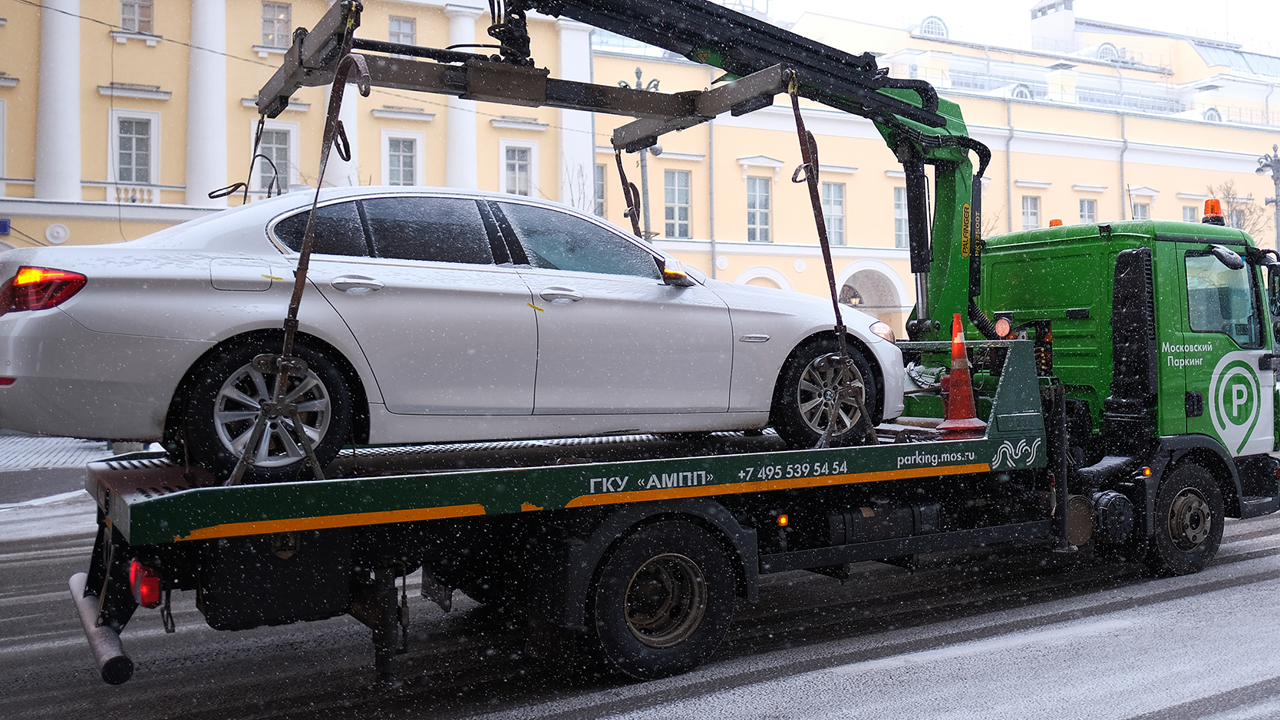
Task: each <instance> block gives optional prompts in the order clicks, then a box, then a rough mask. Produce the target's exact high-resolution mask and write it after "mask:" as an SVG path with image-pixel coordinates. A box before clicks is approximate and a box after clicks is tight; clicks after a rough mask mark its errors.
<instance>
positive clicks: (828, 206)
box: [822, 183, 844, 245]
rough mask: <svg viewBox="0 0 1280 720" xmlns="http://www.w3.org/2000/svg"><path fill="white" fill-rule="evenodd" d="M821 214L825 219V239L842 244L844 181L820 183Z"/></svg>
mask: <svg viewBox="0 0 1280 720" xmlns="http://www.w3.org/2000/svg"><path fill="white" fill-rule="evenodd" d="M822 216H823V217H824V218H826V220H827V239H828V240H830V241H831V244H832V245H843V244H844V183H822Z"/></svg>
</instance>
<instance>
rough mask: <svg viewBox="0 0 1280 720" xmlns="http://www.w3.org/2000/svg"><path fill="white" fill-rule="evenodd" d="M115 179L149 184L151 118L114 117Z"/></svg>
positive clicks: (123, 181)
mask: <svg viewBox="0 0 1280 720" xmlns="http://www.w3.org/2000/svg"><path fill="white" fill-rule="evenodd" d="M116 130H117V132H118V134H117V136H116V181H117V182H122V183H132V184H137V185H149V184H151V120H149V119H144V118H129V117H121V118H116Z"/></svg>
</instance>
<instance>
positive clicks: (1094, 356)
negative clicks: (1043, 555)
mask: <svg viewBox="0 0 1280 720" xmlns="http://www.w3.org/2000/svg"><path fill="white" fill-rule="evenodd" d="M1274 264H1275V259H1274V253H1271V252H1269V251H1262V250H1259V249H1258V248H1257V247H1256V246H1255V244H1254V242H1253V239H1252V238H1250V237H1249V236H1248V235H1247V234H1246V233H1244V232H1242V231H1240V230H1237V229H1234V228H1228V227H1221V226H1218V225H1214V224H1206V223H1200V224H1197V223H1185V222H1165V221H1145V220H1143V221H1126V222H1115V223H1110V224H1087V225H1071V226H1058V227H1049V228H1042V229H1037V230H1029V231H1024V232H1019V233H1011V234H1008V235H1003V236H1000V237H995V238H991V239H989V240H988V241H987V246H986V249H985V252H984V254H983V268H982V271H983V280H984V293H983V296H982V297H981V298H980V299H979V302H980V303H981V305H982V307H983V309H984V310H985V311H986V312H987V313H989V314H990V315H992V316H994V317H995V318H997V319H999V318H1005V319H1007V320H1009V322H1010V323H1011V327H1012V328H1013V331H1014V332H1019V333H1027V334H1029V336H1033V337H1035V339H1036V340H1037V342H1038V344H1039V345H1040V347H1041V348H1042V353H1041V359H1040V360H1041V361H1040V370H1041V372H1042V374H1046V375H1049V374H1051V375H1052V376H1054V377H1056V378H1058V379H1059V380H1060V382H1062V384H1063V385H1064V386H1065V389H1066V394H1067V397H1068V399H1069V405H1068V408H1069V410H1068V416H1069V422H1068V426H1069V437H1070V440H1069V442H1070V446H1071V455H1072V460H1073V463H1074V464H1075V465H1076V466H1077V467H1081V468H1088V467H1090V466H1095V465H1096V464H1098V463H1100V462H1101V461H1103V459H1104V458H1106V457H1108V456H1112V457H1136V456H1143V457H1150V454H1151V451H1152V450H1153V449H1154V446H1155V445H1158V444H1160V443H1162V442H1163V443H1165V444H1168V443H1171V442H1175V440H1176V443H1177V444H1195V445H1198V446H1200V452H1201V454H1203V455H1205V456H1206V457H1208V458H1210V460H1211V463H1210V464H1213V465H1215V466H1217V469H1218V472H1216V473H1215V475H1217V476H1218V477H1219V479H1220V482H1223V481H1225V480H1228V479H1229V478H1238V479H1239V481H1240V482H1241V486H1240V487H1239V488H1236V487H1234V485H1235V482H1234V481H1229V482H1224V483H1223V484H1224V485H1225V487H1224V488H1223V489H1224V493H1223V495H1224V499H1226V500H1227V501H1228V502H1227V506H1228V511H1229V512H1230V510H1231V509H1232V501H1233V500H1235V501H1238V500H1239V499H1240V498H1242V497H1243V498H1247V497H1250V496H1262V495H1274V494H1275V483H1276V479H1275V477H1274V473H1273V472H1268V468H1270V463H1269V461H1267V453H1270V452H1272V451H1274V450H1275V449H1276V435H1275V427H1276V422H1275V409H1276V391H1275V371H1274V369H1273V358H1274V352H1275V328H1274V326H1273V324H1272V319H1271V313H1272V311H1273V310H1274V308H1275V307H1276V305H1275V298H1274V297H1270V298H1269V295H1268V282H1267V280H1269V279H1270V278H1264V277H1263V274H1262V269H1263V267H1269V266H1272V265H1274ZM1255 466H1256V468H1255ZM1233 496H1234V497H1233ZM1236 509H1237V510H1240V509H1241V508H1239V507H1237V508H1236Z"/></svg>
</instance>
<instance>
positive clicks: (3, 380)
mask: <svg viewBox="0 0 1280 720" xmlns="http://www.w3.org/2000/svg"><path fill="white" fill-rule="evenodd" d="M16 380H17V378H6V377H0V387H4V386H5V385H12V384H13V383H14V381H16Z"/></svg>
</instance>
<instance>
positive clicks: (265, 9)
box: [262, 2, 293, 48]
mask: <svg viewBox="0 0 1280 720" xmlns="http://www.w3.org/2000/svg"><path fill="white" fill-rule="evenodd" d="M292 14H293V11H292V8H291V6H290V5H289V3H277V2H264V3H262V44H263V46H265V47H274V48H287V47H289V45H290V43H291V42H292V40H290V33H291V31H290V30H289V26H290V25H292V24H293V22H292V19H291V15H292Z"/></svg>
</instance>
